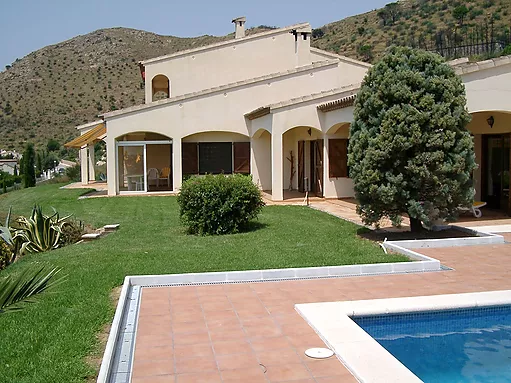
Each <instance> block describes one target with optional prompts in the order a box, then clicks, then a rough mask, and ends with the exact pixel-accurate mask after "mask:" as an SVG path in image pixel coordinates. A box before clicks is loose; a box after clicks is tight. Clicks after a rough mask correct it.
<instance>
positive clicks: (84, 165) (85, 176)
mask: <svg viewBox="0 0 511 383" xmlns="http://www.w3.org/2000/svg"><path fill="white" fill-rule="evenodd" d="M87 150H88V149H87V147H86V146H84V147H82V148H80V173H81V179H82V185H87V184H88V182H89V161H88V156H87Z"/></svg>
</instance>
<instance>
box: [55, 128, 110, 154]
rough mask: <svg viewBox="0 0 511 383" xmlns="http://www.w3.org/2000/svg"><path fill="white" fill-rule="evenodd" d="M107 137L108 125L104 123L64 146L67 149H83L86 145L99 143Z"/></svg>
mask: <svg viewBox="0 0 511 383" xmlns="http://www.w3.org/2000/svg"><path fill="white" fill-rule="evenodd" d="M105 135H106V125H105V124H104V123H102V124H99V125H97V126H96V127H94V128H92V129H91V130H89V131H88V132H87V133H84V134H82V135H81V136H79V137H76V138H75V139H74V140H72V141H69V142H68V143H66V144H64V146H65V147H66V148H81V147H82V146H84V145H88V144H92V143H93V142H96V141H99V140H100V139H102V138H103V137H104V136H105Z"/></svg>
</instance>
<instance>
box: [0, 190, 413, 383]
mask: <svg viewBox="0 0 511 383" xmlns="http://www.w3.org/2000/svg"><path fill="white" fill-rule="evenodd" d="M59 186H61V185H58V184H56V185H44V186H38V187H35V188H30V189H25V190H21V191H16V192H12V193H7V194H5V195H2V196H0V216H3V215H5V213H6V212H7V211H8V209H9V206H12V207H13V213H15V214H17V215H22V214H29V213H30V211H31V209H32V207H33V205H34V204H35V203H38V204H40V205H41V206H43V207H44V209H51V208H50V207H51V206H53V207H55V209H57V210H58V211H59V213H61V214H63V215H64V214H71V213H72V214H73V216H74V218H76V219H80V220H83V221H84V222H86V223H87V224H90V225H92V226H94V227H102V226H104V225H106V224H111V223H112V222H115V223H119V224H120V228H119V230H118V231H117V232H116V234H115V235H109V236H106V237H104V238H102V239H101V240H99V241H94V242H88V243H81V244H76V245H71V246H67V247H64V248H62V249H57V250H54V251H50V252H48V253H45V254H33V255H27V256H25V257H23V259H21V260H20V261H19V262H16V263H15V264H14V265H12V266H10V267H9V268H7V269H6V270H4V271H2V272H1V273H0V276H4V275H5V276H7V275H15V274H18V273H20V272H22V271H24V270H26V269H27V268H32V267H34V266H38V267H40V266H43V265H51V266H54V267H60V268H62V274H63V275H67V277H66V281H65V282H64V283H62V284H61V285H59V286H57V288H56V289H55V292H54V293H51V294H46V295H42V296H41V299H40V301H39V302H38V303H37V304H34V305H28V306H26V307H25V309H24V310H22V311H19V312H16V313H10V314H5V315H3V314H2V315H0V339H2V342H0V355H2V356H4V359H5V360H8V361H9V363H7V364H6V363H0V376H1V377H2V379H3V380H5V381H9V382H21V383H24V382H27V383H28V382H30V383H32V382H36V383H37V382H55V383H58V382H62V383H64V382H65V383H68V382H79V381H83V380H84V378H87V377H94V376H95V374H96V373H97V370H96V368H93V367H91V366H89V365H88V364H87V363H86V359H87V357H88V356H90V355H98V354H102V350H101V349H100V347H99V342H98V340H97V337H96V334H98V333H100V332H101V330H102V329H103V327H104V326H105V325H106V324H109V323H111V322H112V318H113V313H114V307H113V305H112V302H111V299H110V293H111V291H112V288H115V287H118V286H120V285H121V284H122V283H123V280H124V277H125V276H126V275H154V274H179V273H203V272H214V271H239V270H267V269H279V268H293V267H296V268H298V267H316V266H339V265H353V264H368V263H388V262H404V261H408V258H407V257H405V256H403V255H399V254H384V253H383V251H382V249H381V248H380V247H379V246H378V245H377V244H376V243H371V242H369V241H364V240H362V239H361V238H358V237H357V230H359V228H360V227H359V226H357V225H355V224H352V223H350V222H346V221H343V220H340V219H338V218H336V217H333V216H330V215H328V214H326V213H323V212H319V211H315V210H312V209H308V208H306V207H298V206H270V207H265V208H264V209H263V212H262V214H261V215H260V217H259V219H258V220H256V221H255V222H254V224H253V225H252V227H251V230H250V231H248V232H245V233H241V234H237V235H225V236H205V237H201V236H193V235H186V233H185V230H184V229H183V227H182V226H181V225H180V222H179V211H178V207H177V202H176V198H175V197H171V196H169V197H159V198H153V197H130V198H97V199H96V198H92V199H81V200H78V197H79V196H80V195H82V193H83V192H84V191H83V190H80V189H74V190H60V189H59ZM2 218H3V217H0V219H2Z"/></svg>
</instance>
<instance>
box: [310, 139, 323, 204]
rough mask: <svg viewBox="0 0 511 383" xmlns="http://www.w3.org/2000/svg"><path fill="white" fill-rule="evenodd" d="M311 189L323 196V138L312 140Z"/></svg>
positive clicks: (317, 194) (318, 195)
mask: <svg viewBox="0 0 511 383" xmlns="http://www.w3.org/2000/svg"><path fill="white" fill-rule="evenodd" d="M310 148H311V152H310V153H311V158H310V159H311V161H310V163H311V191H312V192H314V193H315V194H316V196H317V197H323V140H315V141H311V146H310Z"/></svg>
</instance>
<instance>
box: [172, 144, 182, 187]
mask: <svg viewBox="0 0 511 383" xmlns="http://www.w3.org/2000/svg"><path fill="white" fill-rule="evenodd" d="M182 182H183V163H182V155H181V137H179V138H172V189H173V191H175V192H178V191H179V189H181V183H182Z"/></svg>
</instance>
